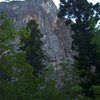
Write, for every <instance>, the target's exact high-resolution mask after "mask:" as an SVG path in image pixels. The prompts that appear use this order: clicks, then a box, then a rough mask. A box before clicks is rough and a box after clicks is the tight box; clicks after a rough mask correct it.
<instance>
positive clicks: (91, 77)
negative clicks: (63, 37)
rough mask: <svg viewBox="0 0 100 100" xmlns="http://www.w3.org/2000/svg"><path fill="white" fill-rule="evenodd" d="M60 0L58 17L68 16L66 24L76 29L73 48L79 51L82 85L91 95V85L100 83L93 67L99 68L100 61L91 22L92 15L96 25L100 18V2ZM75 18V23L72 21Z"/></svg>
mask: <svg viewBox="0 0 100 100" xmlns="http://www.w3.org/2000/svg"><path fill="white" fill-rule="evenodd" d="M60 2H61V3H60V10H59V13H58V17H60V18H65V16H66V17H67V20H66V25H69V24H70V25H71V28H72V30H73V31H74V35H72V38H73V43H72V49H73V50H75V51H77V52H78V56H74V58H75V60H76V62H77V66H76V67H77V69H78V70H79V71H80V78H81V83H80V85H81V86H82V87H84V93H85V94H86V95H90V94H89V89H90V87H91V86H92V85H96V84H99V82H98V81H97V80H98V79H96V73H93V72H92V71H91V69H92V67H95V68H96V70H99V69H98V67H99V65H98V64H99V63H98V62H97V61H96V60H97V56H96V55H97V53H96V45H95V44H94V43H92V41H91V39H92V38H93V33H92V31H93V30H94V29H93V28H92V27H90V24H89V23H90V18H91V17H95V21H96V22H95V25H96V23H97V21H98V20H99V19H100V16H99V14H100V9H99V8H100V5H99V3H97V4H95V5H93V4H92V3H88V1H87V0H67V1H66V0H60ZM73 18H74V20H75V23H74V22H73V23H72V20H73Z"/></svg>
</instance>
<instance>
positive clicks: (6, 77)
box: [0, 13, 36, 100]
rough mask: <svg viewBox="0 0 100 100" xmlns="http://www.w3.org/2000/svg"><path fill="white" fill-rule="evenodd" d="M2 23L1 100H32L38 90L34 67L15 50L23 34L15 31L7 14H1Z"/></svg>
mask: <svg viewBox="0 0 100 100" xmlns="http://www.w3.org/2000/svg"><path fill="white" fill-rule="evenodd" d="M0 23H1V24H0V99H1V100H8V99H10V100H18V99H19V100H32V99H33V93H34V91H35V88H36V85H35V84H34V81H33V67H31V66H30V65H29V64H28V63H27V61H26V59H25V53H24V52H23V51H21V50H18V49H17V48H15V47H16V46H17V45H16V43H15V42H14V40H15V38H16V36H18V35H19V34H22V33H20V32H16V31H15V29H14V27H13V23H12V21H11V19H9V18H8V17H7V15H6V14H5V13H0ZM21 32H22V31H21ZM24 33H25V31H24ZM26 33H27V32H26ZM19 45H20V43H19ZM34 85H35V86H34Z"/></svg>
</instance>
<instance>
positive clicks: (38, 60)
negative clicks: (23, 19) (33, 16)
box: [21, 20, 45, 76]
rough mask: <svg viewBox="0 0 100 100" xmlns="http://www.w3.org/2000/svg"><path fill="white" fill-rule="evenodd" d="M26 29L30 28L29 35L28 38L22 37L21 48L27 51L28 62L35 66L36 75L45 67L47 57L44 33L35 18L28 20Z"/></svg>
mask: <svg viewBox="0 0 100 100" xmlns="http://www.w3.org/2000/svg"><path fill="white" fill-rule="evenodd" d="M26 30H29V36H28V38H25V37H22V38H21V41H22V43H23V47H21V49H22V50H23V51H25V52H26V59H27V61H28V63H29V64H30V65H31V66H33V67H34V70H35V71H34V75H36V76H37V74H39V72H40V71H41V69H42V68H43V67H44V64H43V61H44V59H45V55H44V51H43V49H42V46H43V41H42V34H41V33H40V30H39V29H38V24H37V23H36V21H35V20H30V21H29V22H28V24H27V27H26Z"/></svg>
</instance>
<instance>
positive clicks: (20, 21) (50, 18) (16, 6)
mask: <svg viewBox="0 0 100 100" xmlns="http://www.w3.org/2000/svg"><path fill="white" fill-rule="evenodd" d="M0 11H6V12H7V14H8V16H9V17H11V18H12V19H13V20H14V23H15V28H16V30H19V29H20V28H22V27H23V26H25V25H26V23H27V22H28V21H29V20H31V19H35V20H36V21H37V22H38V23H39V27H40V30H41V33H42V34H43V36H44V37H43V41H44V47H43V48H44V49H45V50H46V54H47V56H48V57H49V61H50V62H51V63H52V64H53V65H59V64H61V63H62V61H63V60H64V59H66V58H68V59H70V60H71V58H72V57H71V56H72V51H71V42H72V39H71V36H70V35H71V34H72V31H71V30H70V28H69V27H66V26H65V25H64V21H63V20H60V19H58V18H57V11H58V10H57V8H56V6H55V4H54V3H53V1H52V0H30V1H28V0H26V1H13V2H9V3H6V2H2V3H0Z"/></svg>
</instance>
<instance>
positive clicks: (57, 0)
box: [53, 0, 100, 7]
mask: <svg viewBox="0 0 100 100" xmlns="http://www.w3.org/2000/svg"><path fill="white" fill-rule="evenodd" d="M53 1H54V3H55V4H56V6H57V7H58V6H59V1H60V0H53ZM88 1H89V2H92V3H93V4H95V3H97V2H100V0H88Z"/></svg>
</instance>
